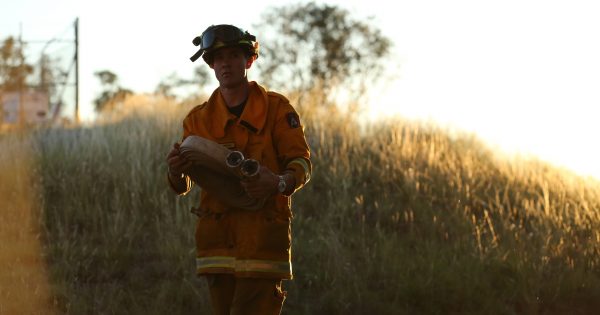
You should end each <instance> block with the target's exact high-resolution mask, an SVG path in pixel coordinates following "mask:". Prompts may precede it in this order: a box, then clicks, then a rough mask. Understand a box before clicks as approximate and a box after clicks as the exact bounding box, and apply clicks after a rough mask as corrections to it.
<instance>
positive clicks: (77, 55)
mask: <svg viewBox="0 0 600 315" xmlns="http://www.w3.org/2000/svg"><path fill="white" fill-rule="evenodd" d="M75 123H76V124H79V17H77V18H76V19H75Z"/></svg>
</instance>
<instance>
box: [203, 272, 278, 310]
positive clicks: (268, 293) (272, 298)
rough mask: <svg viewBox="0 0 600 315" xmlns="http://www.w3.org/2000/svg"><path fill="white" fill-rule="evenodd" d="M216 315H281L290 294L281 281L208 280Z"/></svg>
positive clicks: (217, 277) (227, 276) (226, 276)
mask: <svg viewBox="0 0 600 315" xmlns="http://www.w3.org/2000/svg"><path fill="white" fill-rule="evenodd" d="M205 277H206V280H207V283H208V289H209V291H210V300H211V304H212V308H213V313H214V314H215V315H279V314H280V313H281V307H282V306H283V301H284V300H285V295H286V292H284V291H282V290H281V280H275V279H261V278H236V277H235V276H233V275H230V274H208V275H206V276H205Z"/></svg>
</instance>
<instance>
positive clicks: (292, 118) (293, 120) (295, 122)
mask: <svg viewBox="0 0 600 315" xmlns="http://www.w3.org/2000/svg"><path fill="white" fill-rule="evenodd" d="M286 118H287V122H288V125H290V128H292V129H294V128H298V127H300V117H298V114H296V113H293V112H292V113H287V115H286Z"/></svg>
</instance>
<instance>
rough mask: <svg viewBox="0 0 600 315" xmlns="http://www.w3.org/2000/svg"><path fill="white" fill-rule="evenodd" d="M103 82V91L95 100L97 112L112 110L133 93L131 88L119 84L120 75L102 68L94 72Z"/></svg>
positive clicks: (101, 82)
mask: <svg viewBox="0 0 600 315" xmlns="http://www.w3.org/2000/svg"><path fill="white" fill-rule="evenodd" d="M94 75H96V77H98V79H99V80H100V84H102V88H103V91H102V92H101V93H100V95H98V97H96V99H95V100H94V105H95V108H96V112H106V111H112V110H114V109H115V107H116V106H117V105H119V104H122V102H123V101H124V100H125V98H126V97H127V96H128V95H131V94H133V92H132V91H131V90H129V89H125V88H123V87H121V86H120V85H119V78H118V76H117V75H116V74H115V73H113V72H111V71H109V70H102V71H97V72H95V73H94Z"/></svg>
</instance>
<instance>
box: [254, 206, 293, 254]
mask: <svg viewBox="0 0 600 315" xmlns="http://www.w3.org/2000/svg"><path fill="white" fill-rule="evenodd" d="M261 223H262V228H261V230H260V234H259V235H260V238H259V244H258V249H259V251H265V252H269V253H274V254H280V255H287V254H288V251H289V249H290V245H291V226H290V219H289V218H282V217H276V216H266V217H264V218H263V219H262V222H261Z"/></svg>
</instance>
